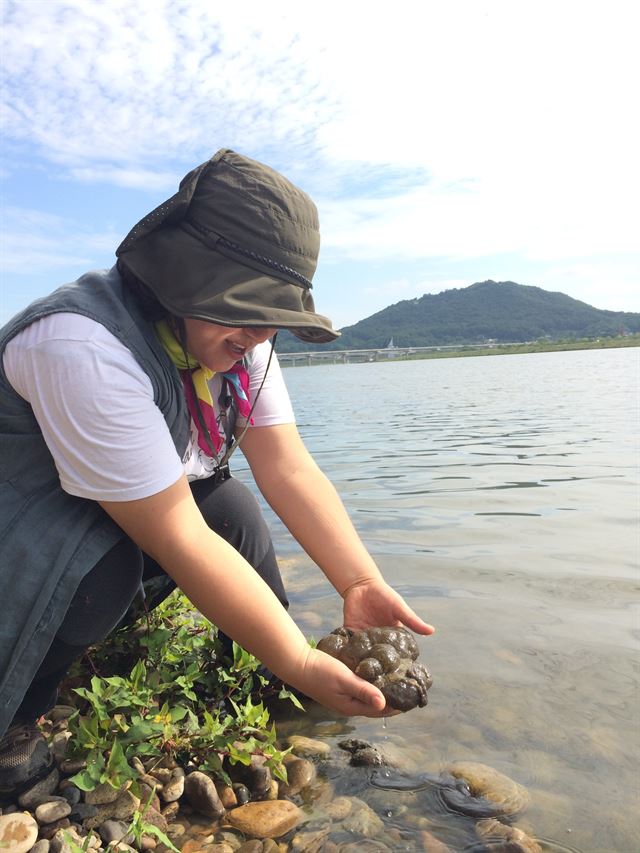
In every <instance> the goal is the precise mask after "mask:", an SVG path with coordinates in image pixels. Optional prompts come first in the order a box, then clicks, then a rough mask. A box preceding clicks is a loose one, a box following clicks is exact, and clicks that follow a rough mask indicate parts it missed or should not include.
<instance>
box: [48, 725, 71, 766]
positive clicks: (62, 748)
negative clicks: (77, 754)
mask: <svg viewBox="0 0 640 853" xmlns="http://www.w3.org/2000/svg"><path fill="white" fill-rule="evenodd" d="M70 740H71V732H58V734H55V735H54V736H53V738H52V739H51V751H52V752H53V757H54V758H55V760H56V761H57V762H58V764H60V763H61V762H62V761H64V757H65V754H66V752H67V746H68V745H69V741H70Z"/></svg>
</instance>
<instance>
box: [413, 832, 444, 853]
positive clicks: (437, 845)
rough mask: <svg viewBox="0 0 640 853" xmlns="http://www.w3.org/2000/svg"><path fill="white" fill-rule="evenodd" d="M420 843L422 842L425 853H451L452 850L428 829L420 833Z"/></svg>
mask: <svg viewBox="0 0 640 853" xmlns="http://www.w3.org/2000/svg"><path fill="white" fill-rule="evenodd" d="M420 841H421V842H422V849H423V850H424V851H425V853H451V848H450V847H447V845H446V844H443V843H442V841H440V839H438V838H436V837H435V835H433V834H432V833H431V832H429V830H428V829H423V830H421V831H420Z"/></svg>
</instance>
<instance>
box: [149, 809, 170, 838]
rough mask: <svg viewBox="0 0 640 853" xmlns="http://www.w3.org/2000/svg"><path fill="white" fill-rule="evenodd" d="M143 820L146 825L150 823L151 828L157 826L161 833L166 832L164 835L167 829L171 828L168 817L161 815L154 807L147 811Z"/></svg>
mask: <svg viewBox="0 0 640 853" xmlns="http://www.w3.org/2000/svg"><path fill="white" fill-rule="evenodd" d="M143 820H144V822H145V823H148V824H150V825H151V826H155V827H156V829H159V830H160V832H164V834H165V835H166V833H167V829H168V828H169V823H168V821H167V819H166V817H165V816H164V815H163V814H161V813H160V812H159V811H158V810H157V809H154V808H153V806H149V808H148V809H147V810H146V811H145V813H144V818H143Z"/></svg>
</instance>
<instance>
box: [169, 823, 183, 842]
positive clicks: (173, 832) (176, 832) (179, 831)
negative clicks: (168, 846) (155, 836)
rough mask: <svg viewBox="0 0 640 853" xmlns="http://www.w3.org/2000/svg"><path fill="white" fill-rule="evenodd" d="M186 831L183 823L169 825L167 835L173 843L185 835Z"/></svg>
mask: <svg viewBox="0 0 640 853" xmlns="http://www.w3.org/2000/svg"><path fill="white" fill-rule="evenodd" d="M186 831H187V828H186V827H185V826H184V824H182V823H169V824H167V835H168V836H169V838H170V839H171V840H172V841H174V840H175V839H176V838H180V836H182V835H184V834H185V832H186Z"/></svg>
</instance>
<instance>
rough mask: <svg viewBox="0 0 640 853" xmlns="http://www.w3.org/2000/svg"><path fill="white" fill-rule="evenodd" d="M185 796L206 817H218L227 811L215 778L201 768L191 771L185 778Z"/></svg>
mask: <svg viewBox="0 0 640 853" xmlns="http://www.w3.org/2000/svg"><path fill="white" fill-rule="evenodd" d="M184 796H185V797H186V799H187V801H188V802H189V804H190V805H191V806H192V807H193V808H194V809H195V810H196V811H197V812H199V813H200V814H203V815H204V816H205V817H211V818H214V819H217V818H219V817H222V815H223V814H224V812H225V808H224V806H223V805H222V803H221V801H220V797H219V796H218V792H217V791H216V786H215V784H214V782H213V779H211V778H210V777H209V776H207V774H206V773H201V772H200V771H199V770H195V771H194V772H193V773H190V774H189V775H188V776H187V777H186V779H185V780H184Z"/></svg>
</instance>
